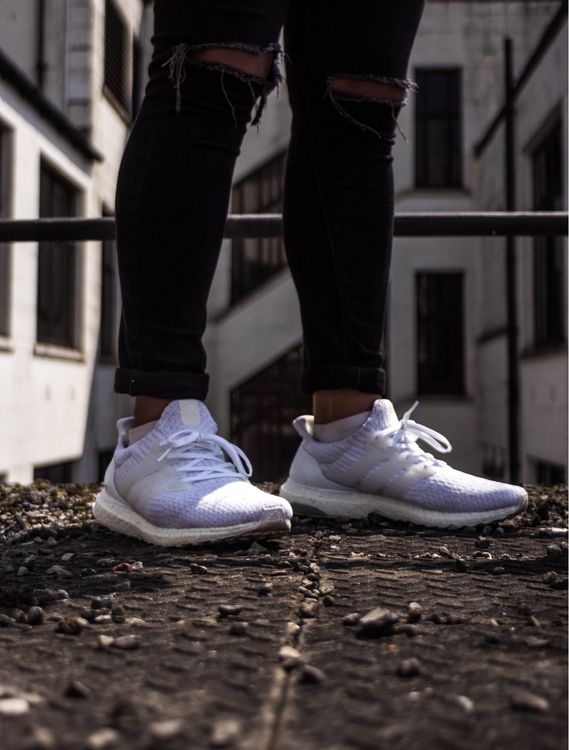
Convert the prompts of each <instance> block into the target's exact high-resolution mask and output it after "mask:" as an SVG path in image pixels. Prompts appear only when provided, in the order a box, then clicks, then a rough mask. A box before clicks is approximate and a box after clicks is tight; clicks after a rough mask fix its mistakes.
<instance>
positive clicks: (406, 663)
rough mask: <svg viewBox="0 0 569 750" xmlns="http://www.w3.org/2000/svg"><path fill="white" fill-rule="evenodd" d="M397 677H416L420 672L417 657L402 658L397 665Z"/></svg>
mask: <svg viewBox="0 0 569 750" xmlns="http://www.w3.org/2000/svg"><path fill="white" fill-rule="evenodd" d="M397 674H398V675H399V677H416V676H417V675H418V674H421V664H420V662H419V660H418V659H415V658H411V659H404V660H403V661H402V662H401V664H400V665H399V666H398V667H397Z"/></svg>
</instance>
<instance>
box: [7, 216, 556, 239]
mask: <svg viewBox="0 0 569 750" xmlns="http://www.w3.org/2000/svg"><path fill="white" fill-rule="evenodd" d="M567 216H568V215H567V212H566V211H457V212H451V213H443V212H438V211H437V212H430V211H425V212H410V213H397V214H395V217H394V235H395V236H396V237H522V236H526V237H530V236H531V237H540V236H541V237H543V236H553V235H556V236H567ZM281 235H282V216H281V214H242V215H235V214H230V215H229V216H228V217H227V222H226V225H225V231H224V237H225V238H226V239H237V238H243V237H280V236H281ZM114 238H115V220H114V218H113V217H112V216H111V217H105V218H96V219H84V218H60V219H59V218H58V219H0V242H39V241H40V240H45V241H48V240H51V241H58V240H62V241H63V240H68V241H69V240H76V241H89V240H112V239H114Z"/></svg>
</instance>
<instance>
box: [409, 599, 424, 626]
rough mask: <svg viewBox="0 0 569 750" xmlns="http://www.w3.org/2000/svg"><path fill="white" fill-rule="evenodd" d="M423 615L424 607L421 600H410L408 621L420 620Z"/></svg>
mask: <svg viewBox="0 0 569 750" xmlns="http://www.w3.org/2000/svg"><path fill="white" fill-rule="evenodd" d="M422 615H423V607H421V605H420V604H419V602H409V605H408V607H407V622H419V620H420V619H421V617H422Z"/></svg>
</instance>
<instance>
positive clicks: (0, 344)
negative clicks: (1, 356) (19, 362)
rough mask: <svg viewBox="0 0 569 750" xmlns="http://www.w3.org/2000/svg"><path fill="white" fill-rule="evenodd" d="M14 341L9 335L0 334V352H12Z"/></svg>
mask: <svg viewBox="0 0 569 750" xmlns="http://www.w3.org/2000/svg"><path fill="white" fill-rule="evenodd" d="M13 351H15V349H14V342H13V341H12V339H11V338H10V337H9V336H2V335H0V352H13Z"/></svg>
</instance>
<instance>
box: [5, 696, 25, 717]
mask: <svg viewBox="0 0 569 750" xmlns="http://www.w3.org/2000/svg"><path fill="white" fill-rule="evenodd" d="M29 710H30V704H29V703H28V701H27V700H25V699H24V698H0V716H23V714H27V713H28V711H29Z"/></svg>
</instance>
